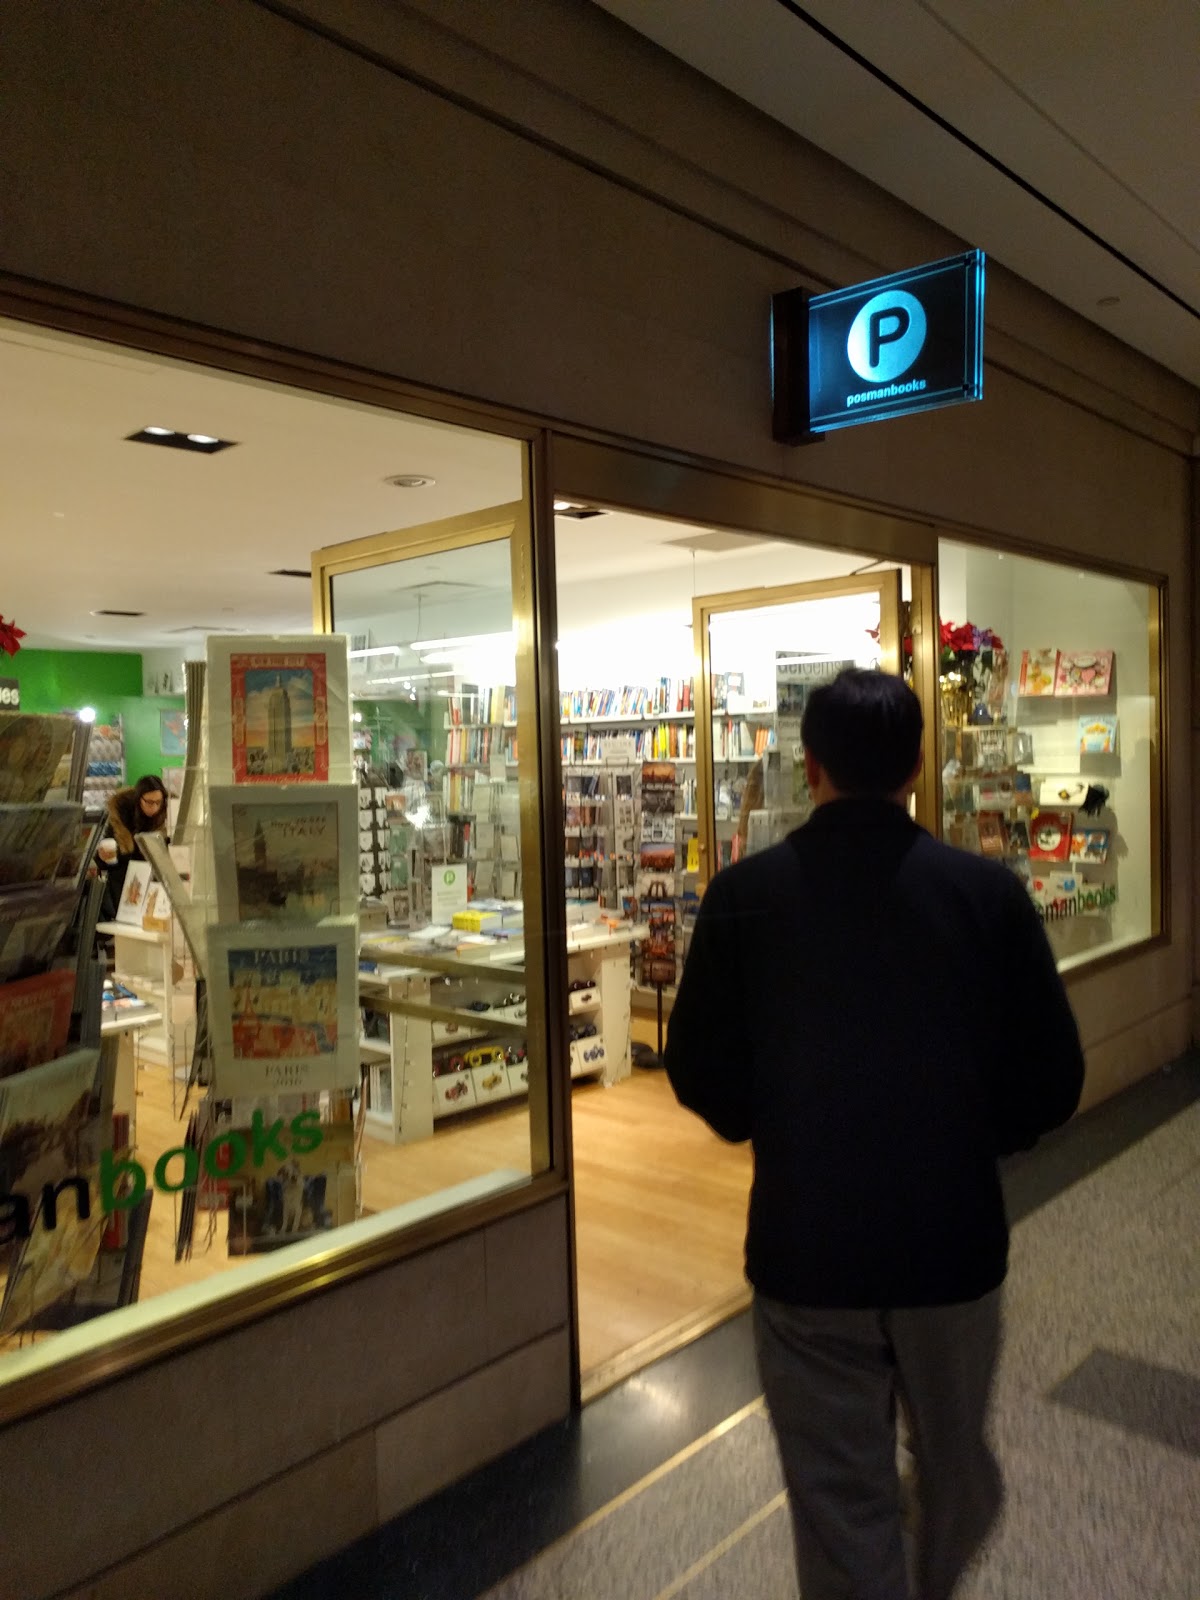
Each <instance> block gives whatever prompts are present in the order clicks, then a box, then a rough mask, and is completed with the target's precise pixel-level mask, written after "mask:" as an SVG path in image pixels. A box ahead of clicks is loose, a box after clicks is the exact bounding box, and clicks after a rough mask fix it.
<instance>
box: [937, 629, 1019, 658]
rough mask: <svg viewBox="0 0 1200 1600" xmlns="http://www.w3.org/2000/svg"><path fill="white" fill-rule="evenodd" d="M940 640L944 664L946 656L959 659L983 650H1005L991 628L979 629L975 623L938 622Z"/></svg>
mask: <svg viewBox="0 0 1200 1600" xmlns="http://www.w3.org/2000/svg"><path fill="white" fill-rule="evenodd" d="M938 640H939V643H940V644H941V647H942V662H943V665H945V664H946V654H947V652H949V653H950V655H951V656H953V657H955V658H957V657H960V656H964V655H978V654H979V652H980V651H981V650H1003V649H1004V641H1003V639H1001V637H1000V635H999V634H998V633H993V632H992V630H991V628H977V627H976V626H975V624H974V623H973V622H942V621H941V620H940V619H939V621H938Z"/></svg>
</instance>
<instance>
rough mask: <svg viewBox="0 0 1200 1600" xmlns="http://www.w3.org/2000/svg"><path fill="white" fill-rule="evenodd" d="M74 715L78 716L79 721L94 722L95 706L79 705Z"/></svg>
mask: <svg viewBox="0 0 1200 1600" xmlns="http://www.w3.org/2000/svg"><path fill="white" fill-rule="evenodd" d="M76 715H77V716H78V718H79V720H80V722H95V720H96V708H95V706H80V708H79V710H78V711H77V712H76Z"/></svg>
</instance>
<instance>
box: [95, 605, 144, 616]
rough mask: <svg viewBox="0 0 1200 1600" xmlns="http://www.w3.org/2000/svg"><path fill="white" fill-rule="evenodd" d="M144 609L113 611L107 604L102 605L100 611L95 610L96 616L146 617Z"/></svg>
mask: <svg viewBox="0 0 1200 1600" xmlns="http://www.w3.org/2000/svg"><path fill="white" fill-rule="evenodd" d="M145 615H146V613H145V612H144V611H112V610H110V609H109V608H108V607H107V606H101V607H100V609H99V611H93V612H92V616H94V617H144V616H145Z"/></svg>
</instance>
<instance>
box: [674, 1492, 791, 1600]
mask: <svg viewBox="0 0 1200 1600" xmlns="http://www.w3.org/2000/svg"><path fill="white" fill-rule="evenodd" d="M786 1505H787V1490H786V1489H781V1490H780V1491H779V1493H778V1494H777V1495H775V1496H774V1497H773V1498H772V1499H770V1500H768V1501H767V1503H766V1505H765V1506H760V1507H759V1509H758V1510H757V1511H756V1512H755V1513H754V1515H753V1516H750V1517H747V1518H746V1520H745V1522H743V1523H742V1525H741V1527H739V1528H735V1529H734V1530H733V1532H732V1533H727V1534H726V1535H725V1537H724V1538H723V1539H722V1540H721V1542H720V1544H715V1545H713V1547H712V1549H711V1550H710V1551H709V1552H708V1553H707V1555H703V1556H701V1557H700V1559H699V1561H693V1562H692V1564H691V1566H690V1567H689V1568H688V1569H687V1571H686V1572H681V1573H680V1574H679V1576H678V1577H677V1578H676V1579H674V1581H673V1582H671V1583H669V1584H668V1585H667V1587H666V1588H665V1589H660V1590H659V1591H658V1593H657V1594H656V1595H655V1596H654V1600H673V1597H674V1596H675V1595H677V1594H681V1593H682V1592H683V1590H684V1589H686V1588H687V1586H688V1584H689V1583H691V1581H692V1580H693V1578H698V1577H699V1576H700V1574H701V1573H702V1572H707V1571H708V1569H709V1567H711V1566H712V1564H713V1562H714V1561H719V1560H720V1559H721V1557H722V1556H726V1555H728V1554H729V1552H730V1551H731V1550H732V1549H733V1548H734V1546H735V1545H738V1544H741V1542H742V1540H743V1539H744V1538H745V1537H746V1535H747V1534H748V1533H753V1532H754V1530H755V1528H758V1527H761V1525H762V1524H763V1523H764V1522H766V1521H767V1520H768V1518H770V1517H773V1516H774V1515H775V1513H776V1512H777V1511H782V1510H783V1508H784V1507H785V1506H786Z"/></svg>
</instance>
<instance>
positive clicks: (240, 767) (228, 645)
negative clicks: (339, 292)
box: [189, 634, 353, 784]
mask: <svg viewBox="0 0 1200 1600" xmlns="http://www.w3.org/2000/svg"><path fill="white" fill-rule="evenodd" d="M206 698H207V703H208V743H209V780H210V782H213V783H218V784H221V783H276V784H279V783H289V784H291V783H297V784H298V783H327V782H329V781H330V779H331V778H333V779H337V780H340V781H343V782H345V781H349V780H350V778H351V777H352V776H353V772H352V766H351V749H350V743H351V741H350V708H349V699H348V695H347V655H346V639H345V636H344V635H340V634H311V635H304V634H300V635H284V636H279V637H275V638H272V637H269V636H268V637H260V638H246V637H234V636H228V635H220V636H215V635H214V636H212V637H210V638H209V641H208V675H207V696H206ZM189 727H190V724H189Z"/></svg>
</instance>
